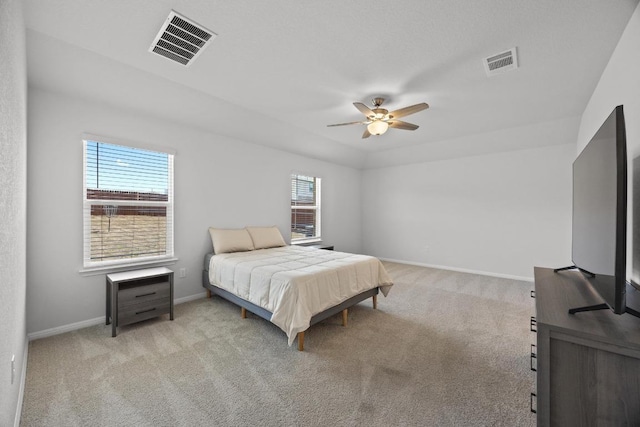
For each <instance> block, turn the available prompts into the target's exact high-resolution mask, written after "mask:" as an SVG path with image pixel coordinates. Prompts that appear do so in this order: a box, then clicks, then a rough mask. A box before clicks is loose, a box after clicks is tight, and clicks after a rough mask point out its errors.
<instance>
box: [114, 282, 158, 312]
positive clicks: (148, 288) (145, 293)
mask: <svg viewBox="0 0 640 427" xmlns="http://www.w3.org/2000/svg"><path fill="white" fill-rule="evenodd" d="M125 286H126V285H124V286H122V288H120V291H119V292H118V305H119V307H120V309H121V310H124V309H125V307H127V306H129V305H132V304H141V303H144V302H147V301H154V300H158V299H166V300H167V301H168V300H169V295H170V293H171V285H170V284H169V282H162V283H155V284H151V285H145V286H135V287H130V288H126V287H125Z"/></svg>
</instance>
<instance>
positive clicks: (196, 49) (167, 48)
mask: <svg viewBox="0 0 640 427" xmlns="http://www.w3.org/2000/svg"><path fill="white" fill-rule="evenodd" d="M215 37H216V33H214V32H213V31H210V30H207V29H206V28H204V27H202V26H201V25H198V24H196V23H195V22H193V21H191V20H190V19H187V18H185V17H184V16H181V15H180V14H179V13H176V12H175V11H173V10H172V11H171V13H169V17H168V18H167V19H166V21H165V22H164V24H163V25H162V28H160V32H159V33H158V35H157V36H156V38H155V39H154V40H153V43H151V47H150V48H149V52H153V53H157V54H158V55H162V56H164V57H165V58H168V59H170V60H172V61H175V62H178V63H180V64H182V65H186V66H188V65H189V64H191V63H192V62H193V60H194V59H196V57H197V56H198V55H200V52H202V50H203V49H204V48H205V47H206V46H207V45H208V44H209V42H210V41H211V40H213V39H214V38H215Z"/></svg>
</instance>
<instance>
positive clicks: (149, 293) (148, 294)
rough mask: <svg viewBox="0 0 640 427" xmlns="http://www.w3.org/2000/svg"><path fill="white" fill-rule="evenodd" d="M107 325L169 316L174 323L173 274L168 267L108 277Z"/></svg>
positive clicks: (120, 324) (114, 334) (114, 331)
mask: <svg viewBox="0 0 640 427" xmlns="http://www.w3.org/2000/svg"><path fill="white" fill-rule="evenodd" d="M106 284H107V296H106V303H107V315H106V324H107V325H108V324H111V336H112V337H115V336H116V333H117V327H118V326H124V325H128V324H130V323H135V322H140V321H142V320H147V319H151V318H153V317H158V316H162V315H163V314H167V313H168V314H169V318H170V319H171V320H173V271H171V270H169V269H168V268H166V267H157V268H147V269H145V270H133V271H124V272H121V273H111V274H107V282H106Z"/></svg>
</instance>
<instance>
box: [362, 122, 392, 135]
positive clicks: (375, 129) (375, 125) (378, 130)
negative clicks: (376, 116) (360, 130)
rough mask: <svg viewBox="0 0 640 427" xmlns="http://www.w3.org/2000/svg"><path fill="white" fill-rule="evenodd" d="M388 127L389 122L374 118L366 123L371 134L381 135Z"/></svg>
mask: <svg viewBox="0 0 640 427" xmlns="http://www.w3.org/2000/svg"><path fill="white" fill-rule="evenodd" d="M387 129H389V123H387V122H383V121H380V120H376V121H374V122H371V123H370V124H369V125H367V130H368V131H369V133H370V134H371V135H382V134H383V133H385V132H386V131H387Z"/></svg>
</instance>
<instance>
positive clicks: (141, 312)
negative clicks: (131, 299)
mask: <svg viewBox="0 0 640 427" xmlns="http://www.w3.org/2000/svg"><path fill="white" fill-rule="evenodd" d="M170 308H171V304H170V302H169V300H168V299H166V300H163V301H149V302H146V303H142V304H134V305H130V306H127V307H123V308H122V309H121V310H119V311H118V326H123V325H128V324H129V323H135V322H139V321H141V320H147V319H151V318H153V317H158V316H161V315H163V314H166V313H169V311H170Z"/></svg>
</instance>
